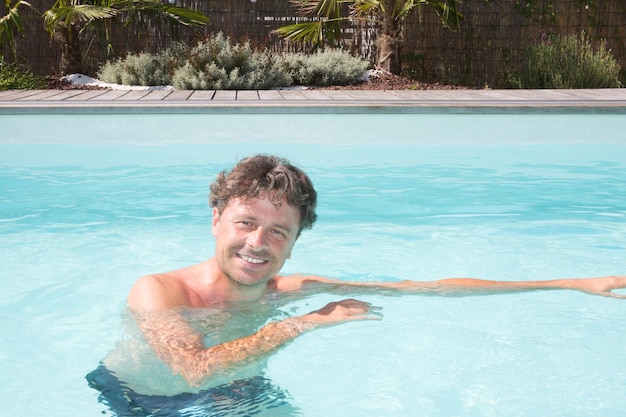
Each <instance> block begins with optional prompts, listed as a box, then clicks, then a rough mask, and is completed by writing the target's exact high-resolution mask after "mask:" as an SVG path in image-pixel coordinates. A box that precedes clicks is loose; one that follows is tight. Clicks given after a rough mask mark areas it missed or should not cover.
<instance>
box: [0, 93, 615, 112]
mask: <svg viewBox="0 0 626 417" xmlns="http://www.w3.org/2000/svg"><path fill="white" fill-rule="evenodd" d="M341 106H343V107H364V106H365V107H381V106H385V107H455V108H458V107H604V108H612V109H617V110H619V111H620V112H621V111H626V89H595V90H387V91H378V90H316V89H305V90H302V89H300V90H296V89H291V90H246V91H231V90H217V91H213V90H207V91H197V90H8V91H0V111H3V112H5V113H6V111H7V110H8V109H24V108H31V109H34V108H59V107H63V108H105V107H106V108H108V107H143V108H147V107H167V108H173V107H179V108H191V107H194V108H211V107H229V108H235V107H253V108H258V107H295V108H297V107H341Z"/></svg>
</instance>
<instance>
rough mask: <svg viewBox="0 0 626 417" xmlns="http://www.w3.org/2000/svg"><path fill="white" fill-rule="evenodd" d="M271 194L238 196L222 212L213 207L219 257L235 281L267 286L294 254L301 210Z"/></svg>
mask: <svg viewBox="0 0 626 417" xmlns="http://www.w3.org/2000/svg"><path fill="white" fill-rule="evenodd" d="M267 197H268V196H267V195H265V196H263V197H262V198H251V199H248V200H244V199H241V198H234V199H232V200H230V201H229V202H228V204H227V205H226V207H224V209H223V210H222V212H221V213H220V212H219V210H218V209H217V208H214V209H213V226H212V230H213V236H215V239H216V243H215V259H216V261H217V264H218V266H219V268H220V271H221V272H222V273H223V274H224V276H225V277H226V278H228V280H229V281H230V283H231V284H234V285H236V286H237V287H240V288H241V287H243V288H245V287H249V288H250V289H252V288H258V287H261V286H262V287H265V286H266V285H267V282H268V281H269V280H270V279H271V278H273V277H274V276H275V275H276V274H277V273H278V271H280V269H281V268H282V266H283V265H284V263H285V261H286V260H287V259H288V258H289V257H290V256H291V249H292V248H293V245H294V244H295V242H296V238H297V235H298V231H299V226H300V211H299V210H298V209H296V208H294V207H292V206H290V205H289V204H287V202H286V201H284V202H283V203H282V204H281V205H280V206H279V207H276V206H275V205H274V204H272V202H271V201H270V199H269V198H267Z"/></svg>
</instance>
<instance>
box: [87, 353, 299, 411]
mask: <svg viewBox="0 0 626 417" xmlns="http://www.w3.org/2000/svg"><path fill="white" fill-rule="evenodd" d="M86 378H87V381H88V382H89V386H91V387H92V388H94V389H96V390H98V391H100V396H99V401H100V402H101V403H103V404H105V405H106V406H107V407H108V408H109V409H110V410H111V411H112V412H113V413H114V414H115V415H116V416H118V417H137V416H142V417H148V416H150V417H191V416H193V417H209V416H210V417H217V416H242V417H245V416H263V415H266V416H270V415H271V416H279V415H280V416H297V415H300V413H299V412H298V410H297V409H296V408H295V407H294V406H292V405H291V404H289V402H288V401H287V399H288V395H287V394H286V393H285V392H284V391H283V390H281V389H280V388H278V387H276V386H275V385H273V384H272V383H271V381H270V380H269V379H267V378H265V377H262V376H255V377H252V378H247V379H241V380H238V381H234V382H231V383H229V384H225V385H220V386H217V387H215V388H210V389H207V390H204V391H201V392H199V393H195V394H194V393H182V394H177V395H172V396H166V395H145V394H138V393H136V392H134V391H133V390H131V389H129V388H127V387H125V386H124V384H123V383H122V382H121V381H120V380H119V379H118V378H117V377H116V376H115V375H113V374H112V373H111V372H110V371H109V370H108V369H107V368H106V367H105V366H104V365H100V366H98V368H97V369H96V370H94V371H92V372H90V373H89V374H87V376H86Z"/></svg>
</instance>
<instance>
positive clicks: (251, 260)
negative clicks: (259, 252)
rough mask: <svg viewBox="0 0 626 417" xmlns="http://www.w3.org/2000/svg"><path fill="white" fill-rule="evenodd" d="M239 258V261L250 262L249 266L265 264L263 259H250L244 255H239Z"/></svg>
mask: <svg viewBox="0 0 626 417" xmlns="http://www.w3.org/2000/svg"><path fill="white" fill-rule="evenodd" d="M239 257H241V259H243V260H244V261H246V262H250V263H251V264H262V263H263V262H265V261H264V260H263V259H257V258H251V257H249V256H246V255H239Z"/></svg>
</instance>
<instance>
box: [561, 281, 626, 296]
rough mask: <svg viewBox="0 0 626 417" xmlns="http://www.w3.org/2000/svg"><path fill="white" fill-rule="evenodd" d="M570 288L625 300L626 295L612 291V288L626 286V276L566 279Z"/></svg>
mask: <svg viewBox="0 0 626 417" xmlns="http://www.w3.org/2000/svg"><path fill="white" fill-rule="evenodd" d="M568 281H569V282H570V288H572V289H574V290H578V291H582V292H586V293H588V294H595V295H602V296H604V297H613V298H620V299H622V300H626V295H624V294H617V293H614V292H613V290H616V289H620V288H626V276H608V277H600V278H578V279H572V280H568Z"/></svg>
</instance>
